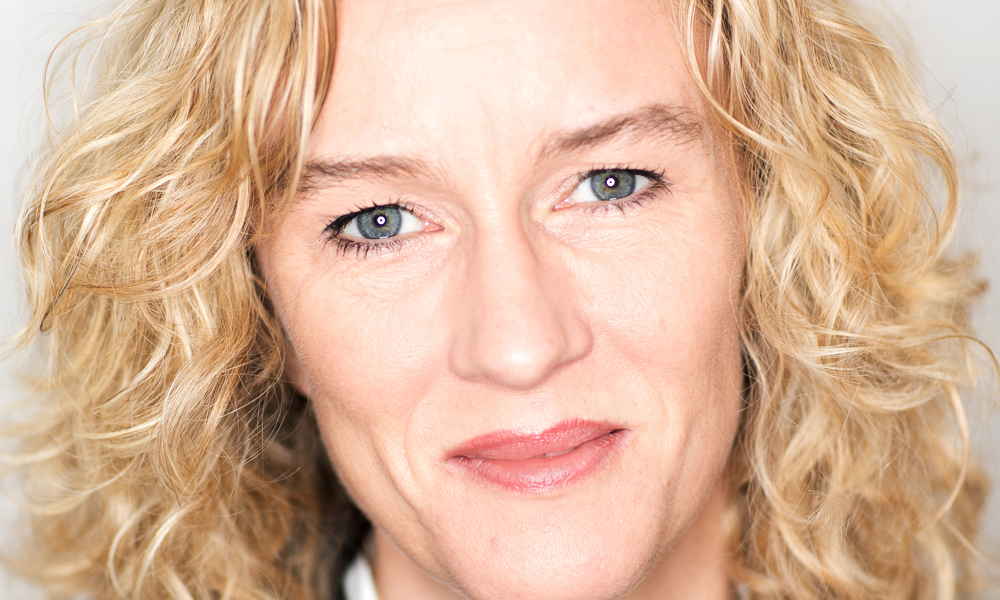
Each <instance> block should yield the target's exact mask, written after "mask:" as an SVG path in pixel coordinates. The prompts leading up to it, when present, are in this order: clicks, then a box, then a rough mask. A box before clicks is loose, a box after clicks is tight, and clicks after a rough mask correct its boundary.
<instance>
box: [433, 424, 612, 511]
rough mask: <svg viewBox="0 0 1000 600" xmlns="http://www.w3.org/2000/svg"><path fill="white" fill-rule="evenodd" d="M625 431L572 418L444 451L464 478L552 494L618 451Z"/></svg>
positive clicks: (493, 435)
mask: <svg viewBox="0 0 1000 600" xmlns="http://www.w3.org/2000/svg"><path fill="white" fill-rule="evenodd" d="M628 433H629V431H628V430H627V429H623V428H621V427H618V426H616V425H612V424H609V423H597V422H594V421H584V420H579V419H574V420H570V421H563V422H562V423H559V424H557V425H555V426H554V427H550V428H548V429H546V430H544V431H542V432H539V433H521V432H517V431H496V432H492V433H487V434H485V435H482V436H478V437H476V438H473V439H471V440H469V441H467V442H465V443H463V444H461V445H460V446H458V447H456V448H454V449H452V450H450V451H449V452H448V456H449V458H448V460H447V463H448V464H449V465H450V466H452V467H453V468H455V469H456V470H457V471H458V472H459V473H461V474H462V475H464V476H467V477H470V478H471V479H473V480H474V481H477V482H483V483H485V484H487V485H493V486H499V487H501V488H503V489H507V490H510V491H513V492H521V493H538V492H548V491H554V490H558V489H561V488H564V487H567V486H569V485H572V484H574V483H577V482H579V481H581V480H583V479H585V478H586V477H588V476H589V475H591V474H593V473H595V472H596V471H597V470H598V469H599V468H600V467H601V466H602V465H603V464H605V463H606V462H608V460H609V459H611V458H613V457H614V456H615V455H616V454H618V451H619V450H620V449H621V448H622V447H623V446H624V443H625V441H626V439H627V438H628Z"/></svg>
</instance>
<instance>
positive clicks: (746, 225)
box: [21, 0, 984, 600]
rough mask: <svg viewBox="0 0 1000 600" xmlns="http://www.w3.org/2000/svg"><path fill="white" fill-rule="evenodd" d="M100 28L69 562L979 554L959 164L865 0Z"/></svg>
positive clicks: (262, 586) (327, 9)
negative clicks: (874, 30)
mask: <svg viewBox="0 0 1000 600" xmlns="http://www.w3.org/2000/svg"><path fill="white" fill-rule="evenodd" d="M334 12H335V13H336V19H334ZM108 23H109V27H110V35H111V38H110V44H109V47H110V48H111V49H112V50H110V51H108V57H107V59H108V60H107V63H108V70H107V73H106V74H105V75H104V76H103V78H102V85H101V87H100V90H99V92H97V93H96V94H95V97H94V99H93V102H92V103H91V104H90V105H89V106H88V107H87V108H86V109H84V110H83V111H82V112H81V117H80V119H79V121H78V122H77V123H75V124H74V126H73V127H72V128H71V129H70V130H69V132H68V133H67V134H66V136H65V137H64V138H63V139H62V140H61V141H60V142H59V143H58V144H57V145H56V146H55V147H54V148H53V149H52V151H51V154H50V156H49V160H48V162H47V163H46V165H45V166H44V168H43V169H42V170H41V171H40V172H39V176H38V181H39V185H38V189H37V192H36V193H35V195H34V197H33V200H32V202H31V203H30V204H29V206H28V208H27V210H26V212H25V214H24V217H23V219H22V227H21V239H22V251H23V255H24V260H25V267H26V273H27V274H28V280H29V284H30V287H31V297H32V302H33V307H34V313H33V319H32V321H31V323H30V324H29V326H28V328H27V329H26V331H27V333H26V334H25V336H24V341H25V343H27V342H28V341H30V340H31V339H33V338H34V337H35V335H36V332H43V339H44V341H45V343H46V345H47V346H48V348H49V350H50V353H51V367H50V369H51V370H50V375H49V377H48V379H47V383H48V386H49V394H48V395H47V396H46V398H47V399H48V400H47V401H48V402H49V405H48V410H47V411H45V413H44V414H43V415H42V416H41V417H40V418H39V421H38V424H37V426H36V427H35V428H34V429H33V430H32V431H31V432H29V433H27V434H25V435H24V440H25V453H26V456H28V457H30V458H32V459H33V462H32V464H31V469H30V472H29V481H30V482H31V484H32V487H31V488H30V489H29V493H30V494H31V498H32V499H33V500H34V504H35V506H36V507H37V512H38V516H37V518H36V520H35V535H36V537H35V541H36V548H37V549H38V552H39V554H38V555H37V558H35V559H33V560H32V562H31V563H30V564H32V565H34V566H35V567H36V568H35V571H36V573H37V577H38V578H39V579H41V580H42V581H43V582H45V583H47V584H48V585H49V586H50V587H51V588H52V589H53V590H54V591H55V592H57V593H63V594H68V595H74V594H80V593H89V594H92V595H94V596H95V597H98V598H117V597H128V598H330V597H334V596H335V595H337V594H339V593H341V591H342V590H344V591H346V593H347V595H348V597H351V598H352V599H354V598H360V597H361V595H363V594H367V595H368V597H371V596H372V595H373V594H374V593H375V591H374V590H376V589H377V594H378V597H379V598H381V599H382V600H393V599H394V598H453V597H454V598H458V597H469V598H546V599H555V598H573V599H583V598H594V599H598V598H618V597H627V598H634V599H641V598H662V597H676V598H691V597H698V598H720V599H721V598H731V597H735V596H736V595H741V596H747V597H754V598H795V599H798V598H873V597H877V598H907V599H915V598H941V599H944V598H951V597H954V595H955V594H956V593H964V592H966V591H968V590H969V589H971V586H973V585H974V584H975V579H974V566H975V564H976V559H975V558H974V557H973V553H974V550H973V548H974V546H972V545H971V540H972V539H973V538H974V535H975V531H976V529H977V518H978V514H979V511H980V507H981V505H982V500H983V495H984V484H983V482H982V480H981V477H980V476H979V475H978V473H977V471H976V470H975V469H974V468H973V467H972V466H971V465H970V464H969V460H968V457H967V453H966V450H965V449H966V448H967V433H966V424H965V417H964V413H963V409H962V401H961V398H960V397H959V390H960V389H961V388H962V386H965V385H968V384H969V383H970V382H971V379H972V376H973V374H972V373H971V372H970V366H969V365H970V362H969V357H970V345H971V342H970V338H968V337H967V335H966V331H967V326H966V303H967V302H968V299H969V298H970V297H971V296H973V295H975V292H976V291H977V290H978V284H977V283H976V282H975V280H974V279H972V278H971V276H970V275H969V272H968V271H969V268H968V265H967V264H965V263H960V262H955V261H949V260H947V259H945V258H943V257H942V251H943V246H944V242H945V240H946V239H947V237H948V234H949V232H950V231H951V229H952V227H953V224H954V214H955V209H956V205H957V193H956V173H955V166H954V161H953V158H952V156H951V153H950V151H949V150H948V148H947V146H946V144H945V143H944V142H943V140H942V137H941V135H940V133H939V132H938V129H937V127H936V125H935V124H934V123H933V121H932V119H931V118H930V116H929V114H928V112H927V109H926V107H925V105H924V104H923V103H922V101H921V100H920V98H919V96H918V95H917V93H916V92H915V89H914V86H913V84H912V82H911V80H910V78H909V77H908V76H907V75H906V73H905V71H904V70H903V69H902V68H901V67H900V66H899V63H898V62H897V61H896V59H894V57H893V56H892V54H891V53H890V52H889V51H888V50H887V49H886V48H885V46H884V45H882V44H881V43H880V42H879V40H878V39H877V38H876V37H874V36H873V35H872V34H871V33H869V32H868V31H867V30H866V29H864V28H863V27H861V26H860V25H858V24H857V23H856V21H855V20H854V19H853V18H852V17H851V16H850V15H849V14H848V13H847V12H846V11H845V9H843V8H842V7H840V6H839V4H837V3H831V2H826V1H825V2H814V1H811V0H756V1H753V2H745V1H741V2H737V1H728V2H727V1H721V0H720V1H715V2H713V1H708V0H705V1H694V2H686V1H681V0H676V1H671V2H658V1H652V0H650V1H636V2H628V3H623V2H613V1H611V0H595V1H593V2H587V3H579V2H570V1H569V0H553V1H551V2H543V3H538V2H528V1H526V0H510V1H503V2H471V1H470V2H451V3H435V2H429V1H418V0H406V1H401V0H393V1H390V0H379V1H375V0H370V1H366V2H355V1H352V0H347V1H344V2H338V3H337V4H336V11H334V6H332V5H331V4H330V3H327V2H324V1H320V0H298V1H292V0H284V1H276V0H257V1H249V0H248V1H247V2H242V3H231V2H202V3H198V2H190V1H181V0H175V1H169V0H158V1H153V0H148V1H144V2H143V1H134V2H130V3H127V4H126V5H125V6H124V7H122V9H121V10H120V11H119V12H118V13H117V14H116V15H115V16H114V17H113V18H112V19H110V20H109V21H108ZM929 167H933V168H932V169H931V168H929ZM932 174H936V175H937V176H938V177H940V179H941V180H942V181H943V182H944V189H943V191H941V192H937V190H936V188H935V187H934V186H933V185H932V184H931V183H930V180H929V179H928V177H930V176H931V175H932ZM935 206H936V207H937V211H936V212H935V210H934V207H935ZM342 584H343V585H342Z"/></svg>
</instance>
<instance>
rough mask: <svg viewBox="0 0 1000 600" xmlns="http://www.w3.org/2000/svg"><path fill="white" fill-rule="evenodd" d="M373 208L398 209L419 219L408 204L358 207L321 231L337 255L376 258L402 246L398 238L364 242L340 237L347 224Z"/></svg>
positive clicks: (374, 203)
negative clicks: (333, 245)
mask: <svg viewBox="0 0 1000 600" xmlns="http://www.w3.org/2000/svg"><path fill="white" fill-rule="evenodd" d="M375 208H398V209H400V210H405V211H407V212H410V213H412V214H413V215H414V216H417V218H420V217H419V212H418V211H419V209H417V208H416V207H415V206H413V205H412V204H409V203H408V202H387V203H384V204H383V203H379V202H373V203H372V204H371V205H369V206H359V207H357V210H355V211H354V212H352V213H348V214H346V215H343V216H340V217H337V218H336V219H334V220H333V221H331V222H330V224H329V225H327V226H326V229H324V230H323V233H324V234H325V235H326V242H327V243H329V242H333V243H334V244H336V245H337V249H336V252H337V254H338V255H340V256H348V255H353V256H354V257H355V258H367V257H368V255H369V254H370V253H372V252H374V253H375V256H378V255H380V254H382V253H383V252H387V251H394V250H397V249H399V248H400V247H401V246H402V245H403V241H402V240H401V239H399V237H393V238H386V239H382V240H364V241H362V240H352V239H348V238H343V237H340V233H341V232H342V231H343V230H344V229H345V228H346V227H347V224H348V223H350V222H351V221H353V220H354V219H355V218H357V217H358V216H359V215H361V214H363V213H365V212H368V211H369V210H372V209H375ZM324 245H325V244H324Z"/></svg>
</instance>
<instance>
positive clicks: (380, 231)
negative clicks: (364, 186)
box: [354, 206, 403, 240]
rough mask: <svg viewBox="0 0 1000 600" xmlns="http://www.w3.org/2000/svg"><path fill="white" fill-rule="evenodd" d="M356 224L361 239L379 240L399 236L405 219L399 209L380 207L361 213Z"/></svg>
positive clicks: (356, 218)
mask: <svg viewBox="0 0 1000 600" xmlns="http://www.w3.org/2000/svg"><path fill="white" fill-rule="evenodd" d="M354 222H355V224H356V225H357V227H358V232H359V233H360V234H361V237H363V238H365V239H367V240H379V239H383V238H388V237H393V236H396V235H398V234H399V230H400V228H401V227H402V225H403V218H402V215H401V214H400V210H399V208H398V207H395V206H379V207H377V208H373V209H371V210H366V211H365V212H363V213H361V214H360V215H358V216H357V217H355V221H354Z"/></svg>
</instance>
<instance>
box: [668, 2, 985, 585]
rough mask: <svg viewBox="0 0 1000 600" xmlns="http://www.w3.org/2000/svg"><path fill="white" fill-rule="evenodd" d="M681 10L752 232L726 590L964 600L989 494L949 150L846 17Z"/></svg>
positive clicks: (898, 74) (888, 58)
mask: <svg viewBox="0 0 1000 600" xmlns="http://www.w3.org/2000/svg"><path fill="white" fill-rule="evenodd" d="M686 8H687V19H685V22H686V25H687V30H686V31H685V39H687V40H688V54H689V56H690V57H693V58H692V72H694V73H695V77H696V79H697V81H698V83H699V85H700V86H701V87H702V91H703V92H704V94H705V96H706V97H707V98H708V99H709V101H710V103H711V104H712V105H713V109H714V111H715V113H716V116H717V118H718V120H719V121H720V122H721V123H722V124H723V126H724V127H725V128H726V129H727V130H728V131H729V132H730V134H731V138H732V140H733V164H734V165H736V170H737V174H738V177H739V178H740V179H741V181H740V183H741V184H742V189H743V190H744V191H745V193H744V198H745V207H746V213H747V249H746V252H747V260H746V271H745V274H744V282H745V283H744V290H743V296H742V305H741V307H740V308H741V314H742V323H743V331H742V336H743V347H744V353H745V359H746V362H747V379H748V381H747V389H746V394H745V414H744V416H743V420H742V424H741V431H740V434H739V437H738V440H737V446H736V448H735V450H734V454H733V459H732V460H733V463H732V480H731V484H732V486H733V487H732V490H731V494H730V498H729V506H728V519H727V527H728V538H729V542H728V543H729V547H730V548H731V549H732V555H731V557H732V561H731V562H732V564H731V570H732V574H733V576H734V579H736V580H737V581H741V582H743V583H744V584H745V585H746V586H747V587H748V588H749V590H750V591H751V592H752V593H753V596H754V597H757V598H795V599H797V600H798V599H803V600H805V599H820V598H823V599H833V598H837V599H840V598H843V599H848V598H850V599H862V598H864V599H869V600H870V599H876V598H885V599H890V598H891V599H907V600H918V599H919V600H923V599H928V600H929V599H932V598H933V599H936V600H951V599H952V598H955V597H956V595H963V594H967V593H970V592H972V591H973V589H974V588H975V587H976V585H977V582H976V577H975V576H974V575H975V571H976V569H975V568H974V566H975V564H976V561H977V560H978V559H981V558H982V557H981V556H977V552H976V551H975V547H974V544H973V541H974V538H975V534H976V531H977V528H978V521H979V515H980V512H981V509H982V506H983V502H984V498H985V495H986V483H985V480H984V477H983V475H982V474H981V472H980V471H979V470H978V469H977V468H976V467H975V466H974V465H973V464H972V463H971V461H970V458H969V448H968V446H969V436H968V429H967V420H966V416H965V412H964V408H963V404H962V399H961V398H960V396H959V390H960V389H967V388H968V387H969V386H970V384H971V383H972V382H973V381H974V380H975V378H976V376H977V373H976V369H975V361H974V360H973V353H972V351H973V350H974V349H975V348H976V347H978V342H977V341H976V340H975V339H973V338H971V337H970V335H969V333H968V304H969V302H970V301H971V299H973V298H974V297H976V296H977V295H979V293H980V292H981V289H982V284H981V283H980V282H979V281H977V280H976V279H975V278H974V277H973V275H972V267H973V264H972V262H973V261H972V260H971V259H965V260H952V259H948V258H946V257H945V256H944V254H943V251H944V248H945V245H946V242H947V240H948V238H949V237H950V236H951V235H952V233H953V230H954V228H955V224H956V215H957V210H958V202H959V189H958V188H959V185H958V182H959V177H958V171H957V167H956V163H955V159H954V156H953V154H952V152H951V150H950V148H949V146H948V144H947V142H946V141H945V138H944V135H943V134H942V132H941V131H940V129H939V126H938V125H937V123H936V121H935V119H934V118H933V116H932V115H931V113H930V110H929V108H928V107H927V105H926V103H925V102H924V100H923V99H922V97H921V96H920V94H919V92H918V90H917V86H916V85H915V83H914V81H913V80H912V78H911V76H910V75H909V73H908V71H907V69H905V68H904V66H903V65H902V64H901V63H900V61H899V60H898V58H896V56H895V55H894V53H893V52H892V51H891V50H890V49H889V48H888V47H887V46H886V45H885V44H884V43H883V42H882V41H881V40H880V39H879V38H878V37H877V36H876V35H874V34H873V33H872V32H871V31H870V30H868V29H866V28H865V27H864V26H862V25H861V24H860V23H859V22H858V21H857V20H856V19H855V18H853V17H852V16H851V14H849V11H848V10H847V9H846V8H845V6H844V5H843V4H842V3H841V2H839V1H836V0H833V1H831V0H822V1H810V0H771V1H768V2H758V1H756V0H691V1H690V2H688V3H686ZM701 38H703V41H702V44H703V45H704V46H706V47H707V52H706V51H705V49H704V48H702V49H701V51H700V53H699V52H697V51H696V50H695V47H696V43H697V40H699V39H701Z"/></svg>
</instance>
